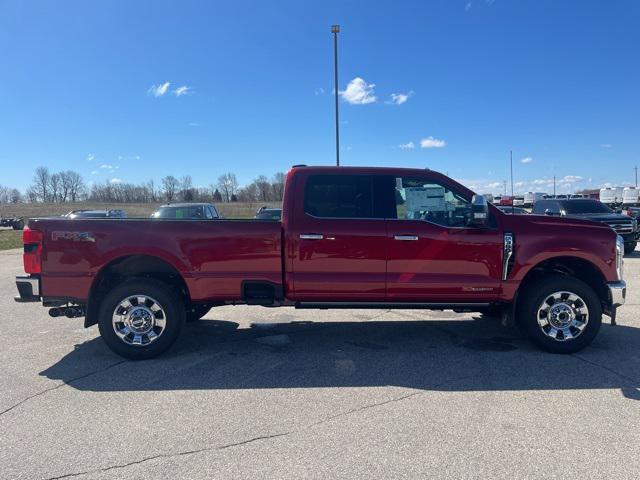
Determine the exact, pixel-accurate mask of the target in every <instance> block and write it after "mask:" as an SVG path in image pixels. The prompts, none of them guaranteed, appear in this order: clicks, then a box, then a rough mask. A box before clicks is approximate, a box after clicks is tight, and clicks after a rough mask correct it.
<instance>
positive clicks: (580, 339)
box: [516, 275, 602, 353]
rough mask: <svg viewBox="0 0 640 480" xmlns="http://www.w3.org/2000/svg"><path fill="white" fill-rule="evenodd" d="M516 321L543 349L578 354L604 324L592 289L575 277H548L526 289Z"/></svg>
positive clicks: (529, 285) (530, 284)
mask: <svg viewBox="0 0 640 480" xmlns="http://www.w3.org/2000/svg"><path fill="white" fill-rule="evenodd" d="M524 288H525V290H524V291H523V292H522V293H521V297H520V300H519V302H518V305H517V317H516V321H517V322H518V324H519V325H520V327H521V328H522V330H523V331H524V332H525V333H526V334H527V336H528V337H529V338H530V339H531V340H532V341H533V342H534V343H535V344H536V345H538V346H539V347H540V348H542V349H543V350H546V351H547V352H551V353H575V352H578V351H579V350H582V349H583V348H584V347H586V346H587V345H589V344H590V343H591V342H592V341H593V339H594V338H595V336H596V335H597V334H598V331H599V330H600V325H601V324H602V306H601V303H600V299H599V298H598V295H596V293H595V292H594V291H593V289H592V288H591V287H590V286H589V285H587V284H586V283H584V282H582V281H581V280H578V279H576V278H573V277H564V276H559V275H553V276H547V277H544V278H541V279H539V280H536V281H533V282H531V283H528V284H527V285H525V287H524Z"/></svg>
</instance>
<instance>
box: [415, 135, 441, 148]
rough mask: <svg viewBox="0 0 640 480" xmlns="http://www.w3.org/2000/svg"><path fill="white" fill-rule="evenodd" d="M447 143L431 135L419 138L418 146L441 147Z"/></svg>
mask: <svg viewBox="0 0 640 480" xmlns="http://www.w3.org/2000/svg"><path fill="white" fill-rule="evenodd" d="M446 145H447V142H445V141H444V140H439V139H437V138H433V137H432V136H428V137H427V138H423V139H422V140H420V146H421V147H422V148H442V147H444V146H446Z"/></svg>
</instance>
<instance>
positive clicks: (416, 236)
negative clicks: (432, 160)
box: [387, 174, 503, 302]
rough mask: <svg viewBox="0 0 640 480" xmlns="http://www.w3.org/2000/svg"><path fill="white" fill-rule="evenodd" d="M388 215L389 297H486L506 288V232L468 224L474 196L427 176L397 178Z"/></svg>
mask: <svg viewBox="0 0 640 480" xmlns="http://www.w3.org/2000/svg"><path fill="white" fill-rule="evenodd" d="M394 183H395V185H394V187H395V192H394V194H395V212H393V213H394V215H395V218H394V219H390V220H389V221H388V231H389V234H388V239H387V241H388V251H389V254H388V262H387V298H388V300H392V301H408V302H420V301H422V302H455V301H460V302H469V301H470V300H471V301H474V302H482V301H490V300H492V299H496V298H497V297H498V296H499V294H500V292H501V273H502V249H503V245H502V243H503V235H502V232H501V231H500V230H499V229H498V228H475V227H468V226H467V219H468V218H469V216H470V214H471V198H466V197H465V195H466V194H463V193H461V192H456V191H455V190H454V189H455V184H452V185H448V184H444V182H442V181H440V180H439V179H436V178H435V177H430V176H429V174H425V176H419V177H415V176H410V177H404V176H397V177H396V178H395V182H394Z"/></svg>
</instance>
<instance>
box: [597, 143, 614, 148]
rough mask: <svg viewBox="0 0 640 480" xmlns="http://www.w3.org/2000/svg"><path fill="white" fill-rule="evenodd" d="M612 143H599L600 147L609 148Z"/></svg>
mask: <svg viewBox="0 0 640 480" xmlns="http://www.w3.org/2000/svg"><path fill="white" fill-rule="evenodd" d="M612 146H613V145H611V144H610V143H601V144H600V147H602V148H611V147H612Z"/></svg>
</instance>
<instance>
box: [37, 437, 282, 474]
mask: <svg viewBox="0 0 640 480" xmlns="http://www.w3.org/2000/svg"><path fill="white" fill-rule="evenodd" d="M290 433H293V432H285V433H275V434H273V435H263V436H260V437H254V438H250V439H248V440H244V441H242V442H236V443H229V444H227V445H222V446H219V447H216V446H211V447H204V448H198V449H195V450H186V451H184V452H178V453H171V454H164V453H160V454H158V455H153V456H151V457H145V458H141V459H140V460H134V461H132V462H128V463H121V464H119V465H110V466H108V467H104V468H96V469H94V470H86V471H84V472H75V473H66V474H64V475H58V476H56V477H48V478H47V479H46V480H61V479H63V478H73V477H79V476H81V475H89V474H90V473H104V472H108V471H110V470H118V469H121V468H127V467H131V466H133V465H140V464H141V463H146V462H150V461H152V460H157V459H160V458H172V457H183V456H185V455H194V454H196V453H202V452H207V451H212V450H224V449H226V448H231V447H237V446H240V445H246V444H247V443H252V442H257V441H260V440H268V439H271V438H277V437H284V436H286V435H289V434H290Z"/></svg>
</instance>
